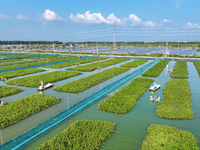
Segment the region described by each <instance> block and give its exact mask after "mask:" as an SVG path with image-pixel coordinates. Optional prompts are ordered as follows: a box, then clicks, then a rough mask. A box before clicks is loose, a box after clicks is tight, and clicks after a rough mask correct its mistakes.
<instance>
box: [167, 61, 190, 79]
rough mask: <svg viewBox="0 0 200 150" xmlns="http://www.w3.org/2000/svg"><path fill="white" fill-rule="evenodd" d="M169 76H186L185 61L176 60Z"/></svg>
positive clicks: (184, 77)
mask: <svg viewBox="0 0 200 150" xmlns="http://www.w3.org/2000/svg"><path fill="white" fill-rule="evenodd" d="M170 77H171V78H182V79H187V78H188V70H187V62H186V61H183V60H179V61H177V62H176V64H175V66H174V69H173V71H172V72H171V74H170Z"/></svg>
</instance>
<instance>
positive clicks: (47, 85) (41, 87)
mask: <svg viewBox="0 0 200 150" xmlns="http://www.w3.org/2000/svg"><path fill="white" fill-rule="evenodd" d="M52 86H53V84H52V83H48V84H45V85H44V86H39V88H38V91H42V90H46V89H48V88H50V87H52Z"/></svg>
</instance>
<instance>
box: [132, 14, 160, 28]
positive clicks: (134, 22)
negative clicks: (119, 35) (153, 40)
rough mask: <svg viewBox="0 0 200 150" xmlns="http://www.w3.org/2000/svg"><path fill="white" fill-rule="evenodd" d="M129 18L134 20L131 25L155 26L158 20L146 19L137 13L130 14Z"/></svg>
mask: <svg viewBox="0 0 200 150" xmlns="http://www.w3.org/2000/svg"><path fill="white" fill-rule="evenodd" d="M129 20H130V21H131V22H132V24H131V26H139V25H140V26H144V27H155V26H156V25H157V23H156V22H153V21H145V22H143V21H142V19H140V18H139V17H137V16H136V15H135V14H131V15H129Z"/></svg>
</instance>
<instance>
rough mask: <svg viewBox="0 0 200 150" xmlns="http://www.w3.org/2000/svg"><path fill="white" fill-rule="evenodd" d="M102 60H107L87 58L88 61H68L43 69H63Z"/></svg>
mask: <svg viewBox="0 0 200 150" xmlns="http://www.w3.org/2000/svg"><path fill="white" fill-rule="evenodd" d="M104 59H108V58H104V57H97V58H89V59H83V60H75V61H70V62H65V63H60V64H54V65H48V66H45V68H63V67H69V66H73V65H76V64H85V63H90V62H94V61H100V60H104Z"/></svg>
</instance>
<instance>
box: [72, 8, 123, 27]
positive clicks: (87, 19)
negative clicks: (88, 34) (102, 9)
mask: <svg viewBox="0 0 200 150" xmlns="http://www.w3.org/2000/svg"><path fill="white" fill-rule="evenodd" d="M69 18H70V19H71V20H72V21H73V22H76V23H90V24H93V23H95V24H100V23H106V24H114V23H116V24H120V23H121V19H118V18H117V17H116V16H115V15H114V14H113V13H112V14H110V15H109V16H108V17H107V18H104V17H103V16H102V15H101V13H90V11H86V13H85V14H79V13H78V14H77V15H76V16H75V15H74V14H71V15H70V16H69Z"/></svg>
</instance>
